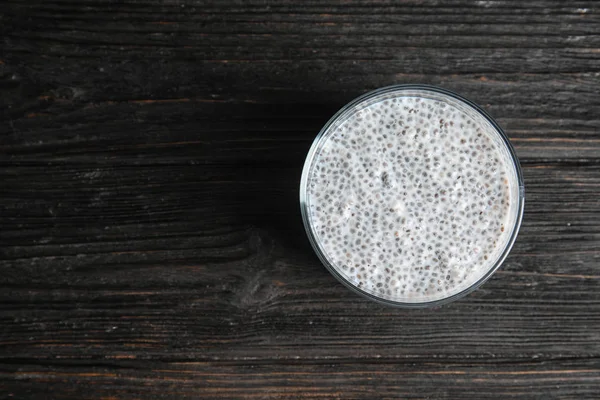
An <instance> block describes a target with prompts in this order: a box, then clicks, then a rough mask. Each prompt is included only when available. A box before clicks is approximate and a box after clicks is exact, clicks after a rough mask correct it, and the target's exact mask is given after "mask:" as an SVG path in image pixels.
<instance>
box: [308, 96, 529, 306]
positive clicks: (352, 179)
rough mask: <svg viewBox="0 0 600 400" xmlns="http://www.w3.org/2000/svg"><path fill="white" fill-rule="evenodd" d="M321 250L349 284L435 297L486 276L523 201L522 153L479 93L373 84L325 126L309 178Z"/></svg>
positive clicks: (422, 299) (389, 297)
mask: <svg viewBox="0 0 600 400" xmlns="http://www.w3.org/2000/svg"><path fill="white" fill-rule="evenodd" d="M301 202H302V208H303V209H302V211H303V217H304V222H305V225H306V228H307V232H308V233H309V237H310V239H311V242H312V244H313V247H314V248H315V250H316V252H317V254H318V255H319V256H320V258H321V260H322V261H323V262H324V263H325V265H326V266H327V267H328V268H329V269H330V270H331V271H332V272H333V273H334V275H336V276H337V277H338V278H339V279H340V280H341V281H342V282H343V283H345V284H346V285H348V286H349V287H351V288H353V289H356V290H357V291H359V292H360V293H362V294H365V295H367V296H368V297H371V298H374V299H376V300H380V301H383V302H386V303H389V304H395V305H407V306H411V305H413V306H418V305H431V304H436V303H438V302H444V301H448V300H451V299H453V298H454V297H458V296H460V295H463V294H466V293H467V292H469V291H470V290H472V289H474V288H475V287H477V286H478V285H479V284H481V283H483V281H485V279H487V278H488V277H489V275H491V273H492V272H493V271H494V270H495V269H496V268H497V267H498V266H499V265H500V264H501V263H502V261H503V259H504V258H505V257H506V255H507V254H508V251H509V250H510V247H511V246H512V243H513V242H514V240H515V238H516V234H517V231H518V228H519V225H520V221H521V217H522V212H523V187H522V177H521V172H520V168H519V165H518V161H517V160H516V157H515V155H514V151H513V150H512V147H511V146H510V144H509V142H508V140H507V139H506V137H505V136H504V134H503V133H502V131H501V130H500V128H499V127H498V126H497V125H496V124H495V123H494V122H493V120H492V119H491V118H490V117H489V116H487V114H485V113H484V112H483V111H482V110H480V109H479V108H478V107H477V106H475V105H474V104H472V103H470V102H468V101H467V100H464V99H462V98H460V97H459V96H457V95H454V94H453V93H451V92H447V91H444V90H442V89H437V88H434V87H427V86H418V87H416V86H396V87H390V88H384V89H381V90H379V91H375V92H372V93H370V94H367V95H365V96H362V97H361V98H359V99H357V100H356V101H354V102H352V103H350V104H349V105H348V106H346V107H345V108H344V109H342V110H341V111H340V112H339V113H338V114H337V115H336V116H335V117H334V118H333V119H332V120H331V121H330V122H329V123H328V124H327V125H326V126H325V128H323V130H322V131H321V134H320V135H319V136H318V137H317V139H316V140H315V142H314V144H313V147H312V148H311V151H310V153H309V157H308V158H307V162H306V164H305V167H304V171H303V179H302V185H301Z"/></svg>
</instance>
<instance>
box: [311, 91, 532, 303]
mask: <svg viewBox="0 0 600 400" xmlns="http://www.w3.org/2000/svg"><path fill="white" fill-rule="evenodd" d="M407 90H419V91H426V92H432V93H436V94H443V95H447V96H449V97H452V98H454V99H456V100H458V101H460V102H462V103H465V104H466V105H467V106H469V107H471V108H472V109H473V110H475V111H476V112H478V113H479V114H480V115H481V116H483V117H484V118H485V119H486V120H487V121H488V122H489V123H490V124H491V125H492V127H493V128H494V129H495V130H496V131H497V132H498V134H499V136H500V137H501V138H502V141H503V142H504V144H505V146H506V149H507V150H508V152H509V154H510V157H511V159H512V162H513V167H514V168H515V173H516V177H517V184H518V204H517V215H516V218H515V224H514V226H513V230H512V233H511V236H510V237H509V239H508V241H507V243H506V246H505V248H504V249H503V251H502V253H501V254H500V256H499V257H498V259H497V260H496V262H495V263H494V265H492V267H491V268H490V269H489V270H488V271H486V273H485V274H484V275H483V276H482V277H481V278H480V279H479V280H477V281H476V282H475V283H473V284H472V285H470V286H469V287H467V288H465V289H463V290H462V291H460V292H458V293H456V294H453V295H451V296H448V297H444V298H442V299H439V300H432V301H425V302H415V303H411V302H402V301H395V300H390V299H386V298H382V297H378V296H376V295H374V294H372V293H369V292H367V291H364V290H362V289H360V288H358V287H357V286H355V285H353V284H352V283H351V282H349V281H348V280H347V279H346V278H345V277H344V276H342V275H341V274H340V273H339V272H338V271H337V269H336V268H335V267H334V266H333V265H332V264H331V263H330V262H329V260H328V259H327V257H326V256H325V254H323V252H322V250H321V248H320V246H319V243H318V240H317V239H316V237H315V234H314V232H313V230H312V227H311V223H310V218H309V215H308V212H307V204H306V203H307V193H306V191H307V187H308V175H309V173H310V167H311V165H312V163H313V160H314V158H315V155H316V152H317V150H318V149H319V146H320V142H321V140H322V139H323V137H324V135H325V133H327V132H328V130H329V128H330V127H331V126H332V125H333V124H334V123H335V122H337V121H338V120H339V119H340V117H341V116H343V115H344V113H345V112H346V111H348V110H349V109H351V108H352V107H354V106H356V105H358V104H359V103H362V102H363V101H366V100H368V99H370V98H373V97H375V96H379V95H381V94H386V93H390V92H397V91H407ZM524 208H525V186H524V181H523V172H522V170H521V165H520V163H519V159H518V158H517V154H516V152H515V149H514V148H513V146H512V144H511V143H510V141H509V139H508V136H507V135H506V133H505V132H504V130H503V129H502V128H501V127H500V125H498V123H497V122H496V121H495V120H494V119H493V118H492V117H491V116H490V115H489V114H488V113H487V112H486V111H485V110H483V109H482V108H481V107H479V106H478V105H477V104H475V103H474V102H472V101H470V100H468V99H466V98H464V97H463V96H460V95H458V94H456V93H454V92H452V91H450V90H447V89H442V88H440V87H437V86H432V85H422V84H400V85H392V86H386V87H382V88H379V89H375V90H372V91H370V92H367V93H365V94H363V95H361V96H359V97H357V98H355V99H354V100H352V101H350V102H349V103H348V104H346V105H345V106H344V107H342V108H341V109H340V110H339V111H338V112H337V113H335V115H334V116H333V117H331V118H330V119H329V121H327V123H326V124H325V125H324V126H323V128H321V131H320V132H319V134H318V135H317V136H316V137H315V139H314V141H313V143H312V146H311V147H310V150H309V151H308V154H307V156H306V160H305V162H304V167H303V170H302V178H301V180H300V211H301V214H302V221H303V223H304V229H305V230H306V234H307V236H308V239H309V241H310V244H311V246H312V248H313V250H314V251H315V253H316V254H317V256H318V257H319V259H320V260H321V262H322V263H323V265H324V266H325V267H326V268H327V269H328V270H329V272H330V273H331V274H332V275H333V276H335V277H336V279H337V280H338V281H340V282H341V283H342V284H343V285H344V286H346V287H347V288H349V289H350V290H352V291H353V292H355V293H357V294H359V295H361V296H363V297H365V298H367V299H370V300H373V301H375V302H377V303H380V304H384V305H387V306H392V307H399V308H428V307H436V306H440V305H443V304H447V303H451V302H453V301H455V300H458V299H460V298H462V297H464V296H466V295H467V294H469V293H471V292H473V291H474V290H476V289H477V288H479V287H480V286H481V285H482V284H483V283H485V282H486V281H487V280H488V279H489V278H490V277H491V276H492V275H493V274H494V272H496V270H498V268H500V266H501V265H502V264H503V263H504V260H505V259H506V257H507V256H508V254H509V253H510V251H511V249H512V247H513V245H514V243H515V240H516V239H517V235H518V233H519V230H520V228H521V222H522V220H523V211H524Z"/></svg>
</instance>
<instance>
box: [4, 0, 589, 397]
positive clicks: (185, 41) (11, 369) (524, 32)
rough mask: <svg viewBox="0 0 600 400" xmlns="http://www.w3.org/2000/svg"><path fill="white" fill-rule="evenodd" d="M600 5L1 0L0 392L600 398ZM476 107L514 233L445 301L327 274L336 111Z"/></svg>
mask: <svg viewBox="0 0 600 400" xmlns="http://www.w3.org/2000/svg"><path fill="white" fill-rule="evenodd" d="M596 6H597V3H594V2H592V1H573V2H563V1H551V0H536V1H530V2H523V3H521V2H509V1H458V2H452V3H451V4H450V3H446V2H442V1H402V2H392V1H362V2H361V1H355V0H351V1H343V2H333V1H316V0H314V1H313V0H311V1H266V0H252V1H241V0H227V1H218V2H209V1H202V0H166V1H159V0H125V1H109V0H44V1H41V0H40V1H31V0H27V1H26V0H4V1H3V2H2V4H1V5H0V32H1V38H2V41H1V43H0V46H1V47H0V90H1V92H0V93H1V96H0V107H1V110H2V111H1V112H2V120H1V121H0V182H1V188H0V398H15V399H38V398H54V399H148V398H149V399H180V398H190V399H192V398H194V399H195V398H339V399H351V398H367V399H374V398H411V399H413V398H415V399H416V398H419V399H500V398H520V399H521V398H541V399H549V398H561V399H577V400H579V399H598V398H600V286H599V284H600V265H599V263H600V9H597V8H595V7H596ZM417 82H419V83H428V84H434V85H439V86H442V87H445V88H448V89H451V90H455V91H457V92H458V93H461V94H463V95H465V96H466V97H468V98H471V99H473V100H474V101H476V102H478V103H479V104H481V105H482V106H484V107H485V108H486V109H487V110H488V111H489V112H490V113H491V114H492V115H493V116H495V117H496V118H497V119H498V121H499V122H500V124H501V125H502V126H503V127H504V128H505V129H506V131H507V133H508V135H509V136H510V138H511V139H512V141H513V143H514V145H515V147H516V149H517V152H518V155H519V156H520V158H521V161H522V165H523V168H524V174H525V181H526V188H527V202H526V211H525V219H524V223H523V226H522V229H521V234H520V236H519V239H518V240H517V243H516V245H515V247H514V250H513V252H512V254H511V255H510V257H509V258H508V259H507V261H506V263H505V265H504V266H503V267H502V269H501V270H500V271H498V272H497V273H496V274H495V275H494V277H493V278H492V279H491V280H490V281H489V282H488V283H486V284H485V285H484V286H483V287H482V288H481V289H480V290H478V291H476V292H475V293H473V294H471V295H469V296H468V297H467V298H465V299H463V300H460V301H458V302H457V303H454V304H451V305H448V306H444V307H441V308H439V309H430V310H419V311H408V310H398V309H392V308H385V307H383V306H380V305H377V304H375V303H372V302H369V301H367V300H365V299H362V298H360V297H358V296H356V295H355V294H353V293H351V292H350V291H348V290H347V289H346V288H344V287H343V286H342V285H341V284H339V283H338V282H337V281H336V280H335V279H334V278H333V277H332V276H331V275H330V274H329V273H328V272H327V270H326V269H325V268H324V267H323V266H322V265H321V264H320V262H319V261H318V259H317V258H316V256H315V255H314V253H313V251H312V250H311V248H310V246H309V244H308V241H307V239H306V236H305V233H304V230H303V227H302V224H301V219H300V213H299V206H298V186H299V177H300V172H301V168H302V165H303V161H304V157H305V155H306V152H307V150H308V148H309V146H310V144H311V142H312V140H313V138H314V137H315V135H316V133H317V132H318V130H319V129H320V127H321V126H322V125H323V124H324V123H325V122H326V120H327V119H328V118H329V117H330V116H331V115H332V114H333V113H334V112H335V111H336V110H337V109H338V108H340V107H341V106H342V105H343V104H345V103H346V102H347V101H349V100H351V99H352V98H354V97H355V96H357V95H359V94H361V93H364V92H366V91H368V90H371V89H374V88H377V87H381V86H384V85H389V84H394V83H417Z"/></svg>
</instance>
